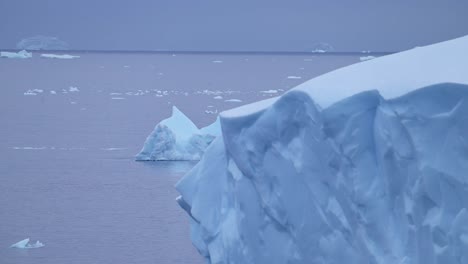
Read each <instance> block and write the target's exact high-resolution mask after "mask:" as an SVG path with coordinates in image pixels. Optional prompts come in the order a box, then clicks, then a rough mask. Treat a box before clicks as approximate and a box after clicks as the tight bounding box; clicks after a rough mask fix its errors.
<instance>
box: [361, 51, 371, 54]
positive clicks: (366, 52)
mask: <svg viewBox="0 0 468 264" xmlns="http://www.w3.org/2000/svg"><path fill="white" fill-rule="evenodd" d="M361 53H371V51H370V50H363V51H361Z"/></svg>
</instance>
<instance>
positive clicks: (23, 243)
mask: <svg viewBox="0 0 468 264" xmlns="http://www.w3.org/2000/svg"><path fill="white" fill-rule="evenodd" d="M43 246H45V245H44V243H42V242H40V241H39V240H38V241H36V243H33V244H31V243H29V238H26V239H23V240H21V241H19V242H17V243H15V244H13V245H11V246H10V247H11V248H21V249H26V248H41V247H43Z"/></svg>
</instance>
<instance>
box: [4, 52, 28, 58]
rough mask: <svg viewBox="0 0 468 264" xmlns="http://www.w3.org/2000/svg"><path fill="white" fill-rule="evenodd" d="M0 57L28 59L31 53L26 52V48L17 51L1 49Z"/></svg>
mask: <svg viewBox="0 0 468 264" xmlns="http://www.w3.org/2000/svg"><path fill="white" fill-rule="evenodd" d="M0 57H2V58H8V59H29V58H32V53H31V52H27V51H26V50H21V51H18V52H8V51H2V52H0Z"/></svg>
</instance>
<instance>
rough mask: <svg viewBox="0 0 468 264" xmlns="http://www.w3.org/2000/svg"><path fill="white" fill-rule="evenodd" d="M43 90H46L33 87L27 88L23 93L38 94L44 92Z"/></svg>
mask: <svg viewBox="0 0 468 264" xmlns="http://www.w3.org/2000/svg"><path fill="white" fill-rule="evenodd" d="M43 92H44V90H42V89H32V90H27V91H26V92H24V93H23V94H24V95H37V94H38V93H43Z"/></svg>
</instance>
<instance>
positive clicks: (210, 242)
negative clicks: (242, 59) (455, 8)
mask: <svg viewBox="0 0 468 264" xmlns="http://www.w3.org/2000/svg"><path fill="white" fill-rule="evenodd" d="M466 69H468V38H467V37H465V38H460V39H456V40H453V41H449V42H444V43H440V44H437V45H433V46H428V47H425V48H419V49H414V50H410V51H407V52H403V53H400V54H395V55H390V56H386V57H381V58H377V59H374V60H371V61H366V62H363V63H359V64H356V65H353V66H350V67H347V68H343V69H340V70H337V71H335V72H332V73H329V74H326V75H323V76H320V77H318V78H316V79H313V80H311V81H308V82H306V83H304V84H302V85H300V86H299V87H297V88H295V89H293V90H292V91H290V92H288V93H286V94H284V95H283V96H281V97H279V98H277V99H269V100H265V101H262V102H259V103H256V104H251V105H247V106H244V107H240V108H237V109H234V110H230V111H227V112H223V113H222V114H221V118H220V122H221V128H222V136H220V137H217V139H216V140H215V141H214V142H213V143H212V144H211V145H210V147H209V148H208V149H207V151H206V153H205V155H204V157H203V159H202V160H201V161H200V162H199V163H198V164H197V165H196V166H195V167H194V169H193V170H192V171H190V172H189V173H188V174H187V175H186V176H185V177H184V178H183V179H182V180H181V181H180V182H179V183H178V184H177V186H176V188H177V190H178V191H179V192H180V193H181V197H179V198H178V202H179V204H180V205H181V207H182V208H184V209H185V210H186V211H187V213H188V214H189V215H190V219H191V230H192V232H191V239H192V242H193V244H194V245H195V246H196V248H197V249H198V250H199V252H200V254H201V255H203V256H204V257H205V258H206V260H207V262H208V263H350V264H361V263H382V264H384V263H385V264H386V263H403V264H423V263H433V264H453V263H457V264H462V263H468V262H467V261H468V225H467V224H466V223H468V210H467V209H468V208H467V207H468V187H467V186H468V174H467V171H468V121H467V116H468V86H467V85H462V84H453V83H443V82H450V81H453V82H459V83H465V84H467V83H468V75H467V74H466ZM437 83H442V84H437Z"/></svg>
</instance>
